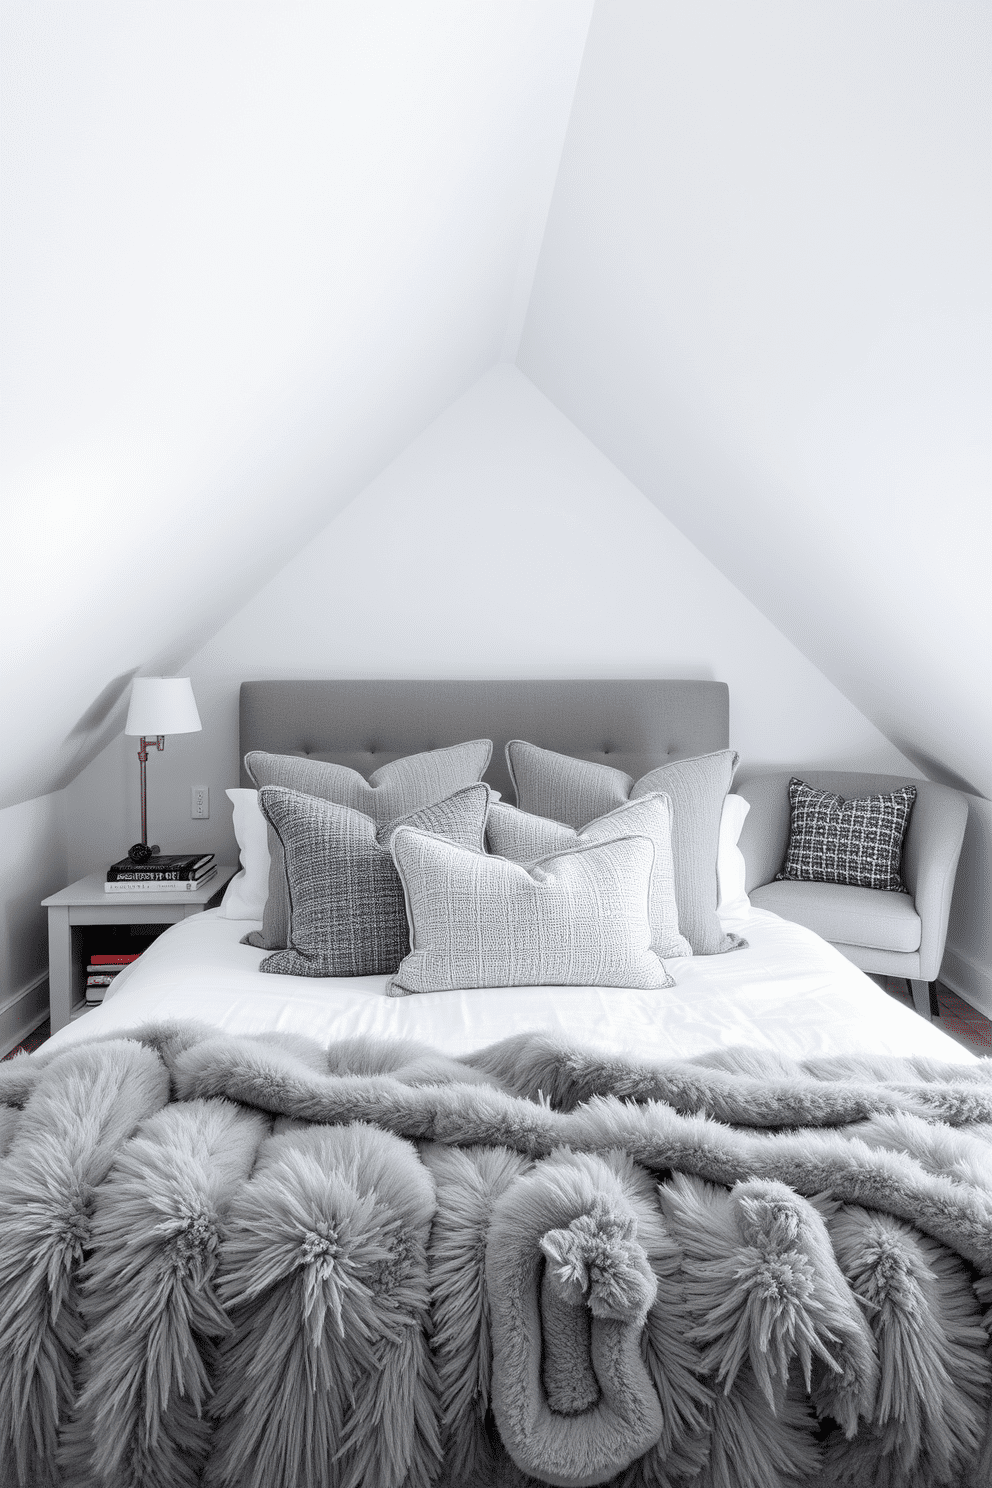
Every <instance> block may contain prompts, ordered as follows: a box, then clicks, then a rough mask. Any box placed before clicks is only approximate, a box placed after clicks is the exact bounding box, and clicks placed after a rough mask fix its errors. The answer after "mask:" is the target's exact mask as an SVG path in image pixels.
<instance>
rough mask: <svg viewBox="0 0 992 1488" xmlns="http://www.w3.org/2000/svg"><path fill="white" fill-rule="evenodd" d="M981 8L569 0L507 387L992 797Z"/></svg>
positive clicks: (985, 88) (867, 2)
mask: <svg viewBox="0 0 992 1488" xmlns="http://www.w3.org/2000/svg"><path fill="white" fill-rule="evenodd" d="M990 40H992V7H990V6H989V5H988V4H987V3H986V0H955V3H954V4H950V5H949V4H947V3H945V0H831V3H830V4H819V5H817V4H796V3H795V0H750V3H749V4H746V5H742V4H740V3H738V0H693V3H692V4H686V3H684V0H599V4H597V6H596V10H595V13H594V17H593V22H592V25H591V27H590V32H589V37H588V41H587V45H586V50H585V54H584V58H583V64H582V70H581V73H580V78H579V84H578V87H577V90H576V96H575V102H574V105H573V109H572V115H571V121H570V125H569V132H568V136H567V140H566V145H565V149H564V152H563V155H562V163H561V168H560V171H559V176H558V182H557V186H556V190H555V196H554V199H553V203H552V208H551V212H550V214H549V218H548V227H547V232H546V235H545V239H544V245H543V249H542V255H541V260H540V265H539V269H538V274H537V277H536V280H535V285H534V291H533V294H532V297H531V303H530V308H529V312H528V318H527V322H526V325H525V330H524V336H523V339H522V343H521V350H520V356H519V365H520V367H521V369H522V370H523V371H524V372H525V373H527V375H528V376H529V377H531V378H532V380H533V381H534V382H535V383H536V384H537V386H538V387H540V388H541V389H542V390H543V391H544V392H545V393H546V394H547V395H548V396H549V397H550V398H551V399H552V400H553V401H554V402H555V403H556V404H557V406H558V407H559V408H561V409H562V410H563V411H564V412H565V413H566V414H567V415H568V416H569V418H571V419H572V420H573V421H574V423H575V424H576V425H577V426H578V427H579V428H580V429H581V430H582V431H583V432H584V433H585V434H586V435H587V436H588V437H589V438H590V439H592V440H593V442H594V443H595V444H596V445H597V446H598V447H599V448H600V449H602V450H603V452H604V453H605V454H606V455H608V456H609V458H610V459H611V460H613V461H614V463H615V464H616V465H617V467H618V468H619V469H621V470H622V471H623V472H624V473H625V474H626V475H627V476H628V477H629V478H630V479H631V480H632V481H633V482H634V483H635V485H637V487H638V488H639V489H640V490H642V491H643V492H644V493H645V494H646V495H647V496H649V497H650V499H651V500H652V501H653V502H655V503H656V505H657V506H658V508H659V509H660V510H661V511H662V512H664V513H665V515H666V516H668V517H669V518H670V519H671V520H672V521H673V522H674V523H675V525H676V526H677V527H678V528H679V529H680V530H681V531H682V532H683V533H684V534H685V535H686V537H687V538H689V539H690V540H691V541H692V542H693V543H695V544H696V545H697V547H698V548H699V549H700V550H701V551H702V552H703V553H705V554H706V556H707V557H708V558H710V559H711V560H712V562H713V563H714V564H715V565H716V566H717V568H719V569H720V570H721V571H722V572H723V573H724V574H726V576H727V577H728V578H729V579H730V580H731V581H732V582H733V583H734V584H735V585H737V587H738V588H739V589H740V590H741V592H742V593H743V594H746V595H747V596H748V597H749V598H750V599H751V600H753V601H754V602H755V603H756V604H757V605H758V606H759V608H760V609H761V611H762V612H763V614H765V615H766V616H767V617H768V618H769V620H770V621H771V622H772V623H773V624H774V625H777V626H778V627H779V628H780V630H781V632H782V633H783V635H785V636H787V637H788V638H789V640H791V641H792V642H793V643H794V644H795V645H796V646H797V647H798V648H799V650H800V651H802V652H803V653H804V654H805V655H806V656H808V657H809V658H810V660H811V661H812V662H813V663H814V664H815V665H816V667H818V668H819V669H820V670H821V671H822V673H823V674H824V675H825V676H826V677H829V678H830V679H831V681H833V682H834V683H836V685H837V686H838V687H839V688H840V690H841V691H842V692H843V693H844V694H845V696H847V697H849V698H850V699H851V700H852V702H853V703H854V704H855V705H856V706H857V707H858V708H860V709H861V710H862V711H863V713H864V714H865V715H866V717H868V718H870V719H872V720H873V722H874V723H876V724H877V725H878V727H879V728H880V729H881V730H882V732H883V733H884V734H885V735H886V736H887V737H888V738H890V739H892V740H893V741H895V742H896V743H897V744H898V745H899V747H900V748H902V749H904V750H905V751H906V752H907V753H909V754H911V755H912V757H913V758H915V759H916V760H917V761H918V762H919V763H920V764H921V766H922V767H923V768H924V769H925V770H926V771H927V773H932V774H933V775H934V776H935V777H936V778H942V779H945V780H948V781H949V782H950V783H957V782H958V781H964V782H969V783H970V786H971V788H972V789H973V790H976V791H978V792H979V793H982V794H984V795H986V796H989V795H992V749H990V747H989V744H990V739H992V667H990V665H989V657H990V655H992V584H990V582H989V576H990V568H992V496H990V490H992V473H990V469H989V454H990V450H992V444H990V441H989V438H988V424H989V408H990V407H992V386H990V371H992V358H990V357H989V345H990V333H989V328H990V317H989V312H990V298H992V275H990V274H989V264H990V262H992V221H990V216H992V214H990V207H992V192H990V190H989V179H990V148H989V147H990V143H992V116H990V114H992V109H990V105H992V89H990V88H989V84H988V58H989V42H990Z"/></svg>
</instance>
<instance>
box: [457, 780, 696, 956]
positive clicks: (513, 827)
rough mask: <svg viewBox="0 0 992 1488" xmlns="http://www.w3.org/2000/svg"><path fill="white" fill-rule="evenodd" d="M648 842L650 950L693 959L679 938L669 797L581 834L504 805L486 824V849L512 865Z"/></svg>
mask: <svg viewBox="0 0 992 1488" xmlns="http://www.w3.org/2000/svg"><path fill="white" fill-rule="evenodd" d="M631 836H636V837H650V839H651V841H652V842H653V844H654V869H653V871H652V874H651V910H650V920H651V949H652V950H653V951H654V953H655V955H656V956H661V957H665V956H691V955H692V947H691V946H690V944H689V942H688V941H687V940H686V938H685V936H684V935H680V934H679V912H678V905H677V904H676V902H675V875H674V870H673V867H672V813H671V807H670V804H669V800H668V797H667V796H663V795H653V796H644V797H643V798H642V799H641V800H639V801H625V802H624V803H623V805H622V806H618V807H617V809H616V810H615V811H610V812H608V813H607V815H606V816H601V817H599V818H598V819H597V820H596V821H592V822H589V824H588V825H587V826H586V827H584V828H583V830H582V831H581V832H576V831H575V829H574V828H573V827H566V826H565V825H564V823H563V822H556V821H549V820H548V818H547V817H543V816H531V814H530V813H529V812H527V811H518V810H517V809H516V807H514V806H506V805H504V804H503V803H502V802H496V803H494V804H493V805H492V806H491V807H490V810H489V817H488V820H487V822H486V847H487V848H488V850H489V851H490V852H491V853H495V854H496V856H497V857H500V858H510V859H512V861H513V862H514V863H532V862H534V860H535V859H537V858H543V857H546V856H547V855H548V854H549V853H555V852H562V851H564V850H565V849H566V848H569V847H579V846H581V845H583V844H584V843H587V842H612V841H614V840H615V839H616V838H617V837H631Z"/></svg>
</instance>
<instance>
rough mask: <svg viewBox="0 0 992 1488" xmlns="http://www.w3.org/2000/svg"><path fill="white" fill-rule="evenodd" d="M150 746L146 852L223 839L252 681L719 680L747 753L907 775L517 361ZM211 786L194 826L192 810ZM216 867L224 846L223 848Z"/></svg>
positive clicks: (238, 646)
mask: <svg viewBox="0 0 992 1488" xmlns="http://www.w3.org/2000/svg"><path fill="white" fill-rule="evenodd" d="M189 672H190V675H191V676H192V678H193V686H194V689H195V691H196V696H197V701H198V705H199V709H200V714H201V717H202V719H203V724H204V730H203V733H202V734H191V735H185V736H179V737H177V738H175V739H169V741H168V743H167V746H166V752H165V754H164V755H161V756H156V755H153V756H152V758H151V759H150V761H149V766H148V773H149V791H150V806H149V818H150V821H149V828H150V831H151V832H152V833H153V835H154V836H155V838H156V839H157V840H158V841H159V842H160V843H161V845H162V846H163V847H168V848H172V849H176V848H185V847H187V846H189V847H194V846H197V847H198V846H204V847H207V846H209V847H210V848H212V849H214V850H216V851H219V852H227V853H230V852H231V851H232V848H233V839H232V838H231V836H230V831H229V826H228V821H229V808H227V806H226V803H224V799H223V789H224V787H225V786H227V785H232V784H236V783H237V778H238V767H237V691H238V686H239V684H240V682H241V681H242V680H243V679H245V678H250V677H280V676H284V677H288V676H324V677H377V676H378V677H418V676H432V677H487V676H488V677H555V676H558V677H569V676H572V677H595V676H602V677H623V676H630V677H638V676H662V677H664V676H675V677H678V676H684V677H711V678H712V677H715V678H719V679H720V680H723V681H726V682H728V683H729V685H730V694H731V730H732V742H733V744H734V747H735V748H737V749H738V750H739V751H740V752H741V755H742V756H743V758H744V759H746V760H747V761H748V763H755V764H771V763H779V762H787V763H789V764H797V765H801V764H806V765H815V764H820V765H825V766H826V765H835V766H839V767H843V766H845V765H850V766H852V767H859V768H860V767H864V768H872V767H877V768H879V769H889V770H893V771H897V772H905V773H917V772H915V771H914V770H913V768H912V767H911V766H909V765H908V764H907V762H906V761H905V760H904V759H903V758H902V757H901V756H900V755H899V753H898V751H897V750H896V749H894V748H893V746H892V745H891V744H889V743H888V741H887V740H885V739H884V738H883V737H882V736H881V735H880V734H879V733H878V731H877V730H876V729H875V728H874V727H873V726H872V725H871V724H870V723H868V722H867V721H866V720H865V718H863V717H862V715H861V714H860V713H859V712H858V711H857V709H855V708H854V707H853V706H852V705H851V704H850V703H849V702H848V701H847V700H846V699H845V698H844V697H843V696H842V695H841V694H840V693H839V692H838V691H837V689H836V688H835V687H834V686H833V685H832V684H831V683H829V682H828V681H826V679H825V678H824V677H822V676H821V675H820V674H819V673H818V672H817V671H816V670H815V668H814V667H813V666H812V665H811V664H810V663H809V661H807V660H806V658H805V657H803V656H802V655H801V653H800V652H799V651H797V650H796V648H795V647H794V646H793V645H792V644H791V643H790V642H789V641H787V640H786V639H785V638H784V637H783V636H782V635H781V634H780V632H779V631H777V630H776V629H775V627H774V626H773V625H772V624H770V622H769V621H768V620H767V619H765V617H764V616H763V615H762V614H761V613H760V612H759V611H758V610H757V609H756V608H755V607H754V605H753V604H752V603H751V602H750V601H749V600H747V599H746V598H744V596H743V595H742V594H741V593H740V592H739V591H738V590H736V589H735V588H734V586H733V585H732V584H731V583H730V582H729V581H728V580H727V579H726V578H725V577H724V576H723V575H722V574H721V573H720V572H719V571H718V570H717V569H716V568H715V567H714V566H713V564H712V563H710V561H709V560H708V559H706V558H705V557H703V555H702V554H701V553H700V552H699V551H698V550H697V549H696V548H695V547H693V545H692V544H691V543H690V542H689V541H688V540H687V539H686V538H685V537H684V536H683V535H682V534H681V533H680V532H679V531H678V529H677V528H675V527H674V526H673V525H672V524H671V523H670V522H669V521H668V520H667V518H665V517H664V516H663V515H662V514H661V513H660V512H659V511H658V509H657V508H656V507H655V506H653V505H652V504H651V503H650V502H649V501H647V500H646V499H645V498H644V497H643V496H642V495H641V494H640V492H639V491H637V490H636V489H635V488H634V487H633V486H632V485H631V483H630V482H629V481H628V480H627V479H626V478H625V477H624V476H623V475H621V474H620V472H619V471H618V470H617V469H616V468H615V467H614V466H613V465H611V464H610V462H609V461H608V460H607V459H605V457H604V456H603V455H602V454H600V453H599V451H598V450H596V449H595V448H594V447H593V445H591V444H590V443H589V441H588V440H587V439H585V438H584V437H583V435H581V434H580V433H579V432H578V431H577V430H576V429H575V428H574V426H573V425H571V424H570V423H569V422H568V420H567V419H565V418H564V417H563V416H562V415H561V414H560V413H559V412H558V411H557V410H556V409H555V408H554V407H553V406H552V405H551V404H550V403H549V402H548V400H547V399H546V398H545V397H543V395H542V394H541V393H539V392H538V391H537V389H536V388H534V386H533V385H532V384H531V383H530V382H528V380H527V379H526V378H525V377H523V376H522V375H521V374H520V373H519V372H518V371H516V370H515V369H513V368H511V367H506V366H504V367H500V368H497V369H495V370H494V371H492V372H490V373H489V374H487V375H486V376H485V377H483V378H482V379H481V380H480V381H479V382H478V383H477V384H476V386H475V387H473V388H472V389H471V390H470V391H469V392H468V393H467V394H465V396H464V397H462V398H461V399H460V400H459V401H458V402H457V403H455V404H454V406H453V407H451V408H450V409H448V411H447V412H446V413H445V414H443V415H442V416H441V418H439V419H438V420H437V421H436V422H435V423H434V424H432V425H431V427H430V428H429V429H428V430H426V432H425V433H424V434H422V435H421V436H420V438H419V439H417V440H415V441H414V442H413V443H412V444H411V445H410V446H409V448H408V449H407V450H405V451H404V453H403V454H402V455H401V456H400V457H399V459H397V460H396V461H394V462H393V464H392V465H391V466H390V467H389V468H388V469H387V470H386V471H384V472H383V474H382V475H381V476H380V477H378V479H376V480H375V481H373V482H372V483H371V484H370V485H369V486H368V487H367V488H366V490H365V491H363V492H362V494H361V496H360V497H358V498H357V499H356V500H355V501H353V502H352V503H351V504H350V505H349V506H348V507H347V508H346V509H345V510H344V511H343V512H342V513H341V514H340V515H339V516H338V517H336V518H335V520H334V521H333V522H331V523H330V524H329V525H328V526H327V527H326V528H325V529H324V531H323V532H322V533H320V534H319V536H318V537H316V538H315V539H314V540H313V541H312V542H311V543H310V544H309V546H308V547H307V548H306V549H305V550H304V551H303V552H301V553H300V554H299V555H298V556H297V557H296V558H294V559H293V560H292V561H291V562H290V563H288V564H287V565H286V567H285V568H283V569H282V571H281V572H280V573H279V574H278V575H276V577H275V578H274V579H272V580H271V581H270V582H269V583H268V584H267V585H265V586H264V588H262V589H261V590H260V591H259V593H258V594H257V595H255V597H254V598H253V599H252V600H251V601H250V602H249V603H248V604H247V605H245V606H244V608H243V609H242V610H241V611H240V613H239V614H238V615H236V616H235V617H234V618H233V619H232V620H231V621H230V622H229V623H228V624H227V625H225V626H224V627H223V628H222V629H221V630H220V631H219V632H218V634H217V635H216V636H215V637H214V638H213V639H212V640H211V641H210V642H209V643H208V644H207V645H206V646H205V647H204V648H203V649H202V650H201V651H200V652H199V653H198V654H197V655H196V656H195V657H194V658H193V660H192V662H191V663H190V667H189ZM134 748H135V743H134V741H133V740H124V739H123V738H118V739H117V740H116V741H114V742H113V744H112V745H111V746H109V747H108V748H107V749H106V750H105V751H104V753H103V754H102V755H101V756H100V757H99V758H98V759H97V760H96V761H94V762H93V764H91V765H90V766H89V767H88V768H87V769H86V770H85V771H84V772H83V773H82V774H81V775H80V776H79V777H78V778H77V780H75V781H74V782H73V784H72V785H71V786H70V787H69V789H68V798H69V802H70V823H71V825H70V852H71V856H72V860H73V864H74V871H78V872H80V873H81V872H83V871H85V869H86V868H87V867H89V866H91V865H92V864H93V863H94V862H96V861H100V860H105V861H109V860H110V858H112V857H114V856H117V855H118V854H119V853H120V852H121V851H123V849H124V848H126V847H127V846H128V845H129V843H130V842H132V841H133V840H134V839H135V838H136V837H137V835H138V831H137V822H138V816H137V777H138V771H137V765H136V763H135V757H134ZM195 784H207V785H209V786H210V788H211V811H212V814H211V818H210V821H209V822H193V821H191V820H190V817H189V790H190V786H191V785H195ZM232 861H233V859H232Z"/></svg>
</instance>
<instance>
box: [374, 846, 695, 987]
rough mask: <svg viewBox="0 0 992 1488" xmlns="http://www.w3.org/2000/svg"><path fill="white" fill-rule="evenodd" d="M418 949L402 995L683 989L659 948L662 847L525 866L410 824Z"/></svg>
mask: <svg viewBox="0 0 992 1488" xmlns="http://www.w3.org/2000/svg"><path fill="white" fill-rule="evenodd" d="M390 850H391V852H392V855H393V861H394V863H395V864H396V867H397V869H398V871H399V875H400V879H401V880H402V883H403V892H404V895H405V897H406V912H407V920H408V922H409V925H410V944H411V946H412V950H411V951H410V954H409V955H408V956H407V957H406V958H405V959H404V960H403V961H402V962H401V964H400V968H399V970H398V971H397V973H396V975H395V976H394V977H393V978H392V980H391V981H390V982H389V983H388V984H387V986H386V991H387V992H388V993H389V995H390V996H391V997H405V996H406V995H407V994H408V993H411V992H447V991H452V990H454V989H456V988H461V987H536V986H555V987H638V988H642V989H654V988H659V987H671V986H674V983H673V981H672V979H671V977H670V976H668V974H667V972H666V971H665V968H664V966H663V965H662V963H661V962H660V961H659V960H658V957H657V956H656V955H655V954H654V952H653V951H652V950H651V949H650V946H651V923H650V920H649V918H648V901H649V896H650V885H651V870H652V868H653V866H654V845H653V844H652V843H651V841H650V840H649V839H648V838H647V837H620V838H617V839H616V840H614V841H612V842H597V843H590V844H589V845H587V846H581V847H574V848H571V849H570V850H568V851H566V852H563V853H556V854H554V855H552V856H551V857H545V858H542V859H541V860H540V861H539V862H537V863H531V864H529V865H528V866H526V867H525V866H524V865H523V864H522V863H511V862H510V861H509V860H508V859H506V858H494V857H485V856H480V855H479V854H478V853H472V852H466V850H465V849H464V848H461V847H456V846H455V845H454V844H453V843H451V842H446V841H443V840H442V839H441V838H439V837H433V836H430V835H428V834H427V833H425V832H418V831H416V830H414V829H413V828H411V827H409V826H401V827H398V828H397V829H396V831H395V832H394V833H393V835H392V838H391V840H390Z"/></svg>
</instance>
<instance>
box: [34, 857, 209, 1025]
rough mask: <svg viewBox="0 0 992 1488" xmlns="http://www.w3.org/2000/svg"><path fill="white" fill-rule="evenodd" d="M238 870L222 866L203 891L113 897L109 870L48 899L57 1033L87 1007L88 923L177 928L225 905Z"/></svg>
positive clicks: (50, 983)
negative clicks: (84, 938) (85, 956)
mask: <svg viewBox="0 0 992 1488" xmlns="http://www.w3.org/2000/svg"><path fill="white" fill-rule="evenodd" d="M237 871H238V870H237V869H236V868H218V869H217V872H216V873H215V874H214V876H213V878H212V879H211V880H210V882H209V883H208V884H204V886H203V888H202V889H195V890H193V891H192V892H187V891H185V890H183V889H180V890H179V891H178V892H177V891H176V890H173V891H172V892H171V893H170V892H169V891H168V890H167V889H162V890H161V891H158V890H156V892H155V893H154V894H148V893H138V894H108V893H107V891H106V889H105V888H104V884H105V883H106V881H107V874H106V869H104V870H103V872H101V873H90V874H87V876H86V878H80V879H78V880H77V881H76V883H73V884H70V885H69V887H68V888H67V889H60V890H59V892H58V893H57V894H51V895H50V896H49V897H48V898H47V899H43V900H42V901H41V902H42V905H43V907H44V908H45V909H47V910H48V1003H49V1008H50V1010H51V1017H52V1032H53V1033H55V1031H56V1030H57V1029H59V1028H64V1027H65V1025H66V1024H67V1023H68V1022H69V1021H70V1019H72V1018H73V1017H75V1016H76V1014H77V1012H82V1011H83V1010H84V1009H85V1007H86V1002H85V997H84V992H85V987H86V976H85V967H84V960H83V954H82V935H81V930H82V927H84V926H86V925H174V924H176V922H177V921H178V920H185V919H187V918H188V917H189V916H190V915H195V914H200V913H202V911H203V910H205V909H208V908H210V906H211V905H213V904H215V903H217V904H219V903H220V897H221V895H222V894H223V892H224V889H225V888H226V887H227V883H228V880H229V879H231V878H233V876H234V874H235V873H237Z"/></svg>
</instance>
